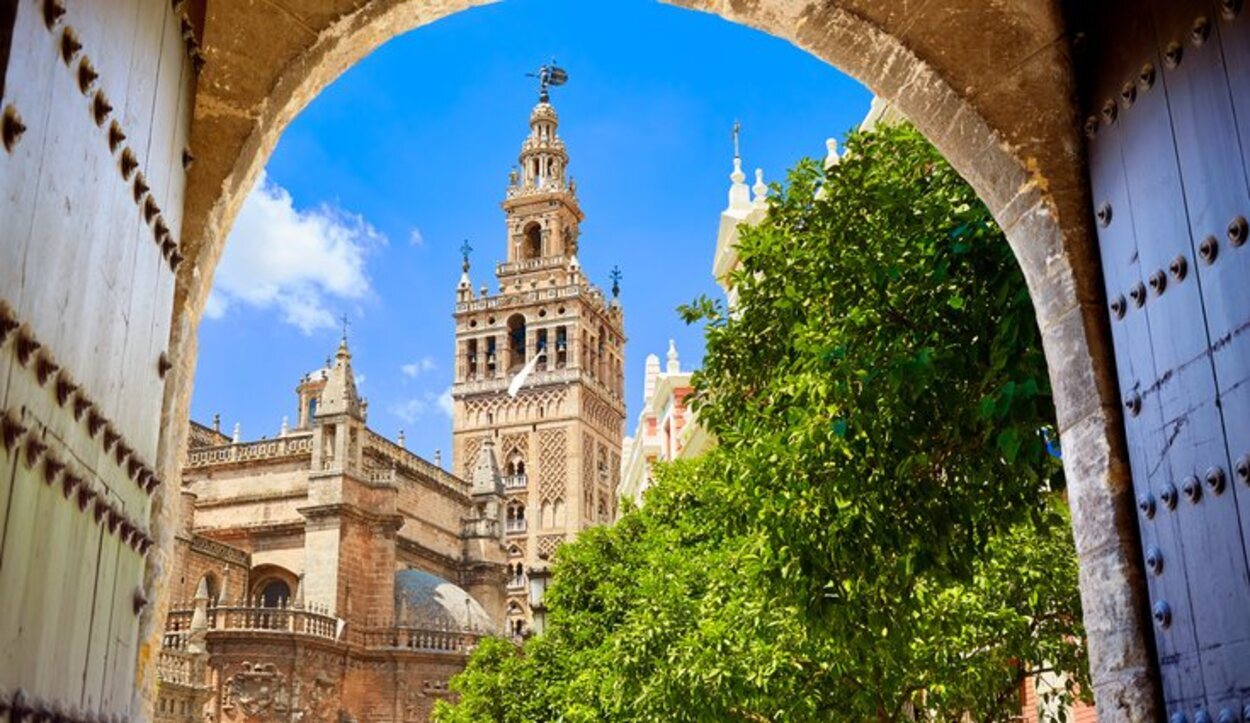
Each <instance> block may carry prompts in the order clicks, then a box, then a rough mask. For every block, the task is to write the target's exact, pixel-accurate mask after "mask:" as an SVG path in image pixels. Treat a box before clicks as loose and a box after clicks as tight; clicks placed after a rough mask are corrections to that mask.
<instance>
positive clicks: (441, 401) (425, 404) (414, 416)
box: [389, 387, 452, 425]
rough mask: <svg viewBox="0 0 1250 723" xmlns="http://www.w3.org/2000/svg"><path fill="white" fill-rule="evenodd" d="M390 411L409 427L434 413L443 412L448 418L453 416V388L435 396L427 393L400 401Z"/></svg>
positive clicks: (432, 393) (448, 388)
mask: <svg viewBox="0 0 1250 723" xmlns="http://www.w3.org/2000/svg"><path fill="white" fill-rule="evenodd" d="M389 411H390V413H391V414H393V415H394V416H395V417H396V418H397V419H399V420H400V421H402V422H404V423H405V424H408V425H414V424H416V423H417V422H419V421H421V420H422V419H425V418H426V417H427V416H428V415H429V414H431V413H433V412H442V413H443V414H446V415H447V416H448V417H450V416H451V415H452V399H451V387H447V388H446V389H444V390H443V393H442V394H438V395H435V394H434V392H430V391H427V392H425V393H424V394H421V395H420V396H416V397H409V398H408V399H403V400H400V401H398V402H396V403H394V404H392V405H391V406H390V407H389Z"/></svg>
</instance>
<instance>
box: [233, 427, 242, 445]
mask: <svg viewBox="0 0 1250 723" xmlns="http://www.w3.org/2000/svg"><path fill="white" fill-rule="evenodd" d="M242 432H243V425H241V424H239V423H238V422H235V423H234V434H233V435H231V436H230V441H232V442H234V443H235V444H238V443H239V440H240V439H241V438H242Z"/></svg>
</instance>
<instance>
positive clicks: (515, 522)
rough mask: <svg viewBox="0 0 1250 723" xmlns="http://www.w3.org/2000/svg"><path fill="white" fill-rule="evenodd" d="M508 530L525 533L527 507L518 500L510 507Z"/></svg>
mask: <svg viewBox="0 0 1250 723" xmlns="http://www.w3.org/2000/svg"><path fill="white" fill-rule="evenodd" d="M506 528H507V531H508V532H524V531H525V505H524V504H522V503H521V502H519V501H517V500H513V501H512V502H511V503H510V504H509V505H508V520H507V524H506Z"/></svg>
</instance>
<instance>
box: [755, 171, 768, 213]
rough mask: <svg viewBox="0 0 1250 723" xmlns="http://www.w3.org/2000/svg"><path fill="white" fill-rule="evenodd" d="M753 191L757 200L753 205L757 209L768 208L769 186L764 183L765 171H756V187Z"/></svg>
mask: <svg viewBox="0 0 1250 723" xmlns="http://www.w3.org/2000/svg"><path fill="white" fill-rule="evenodd" d="M751 191H752V192H753V193H754V194H755V200H754V201H753V202H752V205H753V206H754V207H755V208H760V209H763V208H768V185H767V184H766V183H764V169H763V168H757V169H755V185H754V186H752V187H751Z"/></svg>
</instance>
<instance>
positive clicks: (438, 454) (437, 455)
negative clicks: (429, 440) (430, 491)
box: [434, 449, 443, 469]
mask: <svg viewBox="0 0 1250 723" xmlns="http://www.w3.org/2000/svg"><path fill="white" fill-rule="evenodd" d="M434 466H435V467H438V468H439V469H442V468H443V450H441V449H436V450H434Z"/></svg>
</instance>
